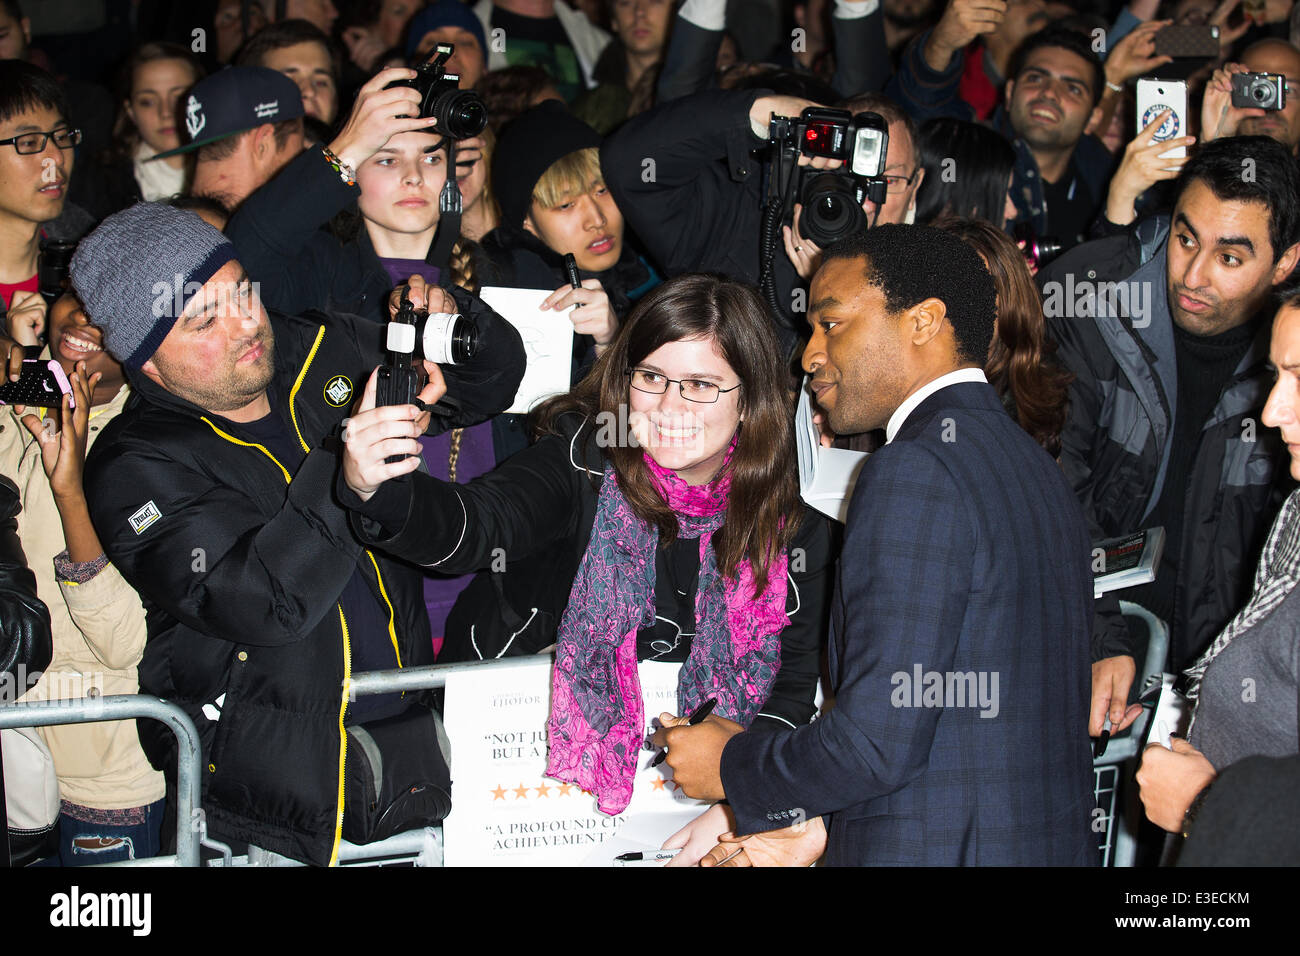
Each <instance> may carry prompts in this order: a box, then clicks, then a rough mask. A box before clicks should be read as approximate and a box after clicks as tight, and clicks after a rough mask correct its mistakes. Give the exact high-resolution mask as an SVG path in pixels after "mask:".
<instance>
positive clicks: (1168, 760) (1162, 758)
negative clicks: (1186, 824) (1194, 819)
mask: <svg viewBox="0 0 1300 956" xmlns="http://www.w3.org/2000/svg"><path fill="white" fill-rule="evenodd" d="M1170 746H1171V747H1172V748H1173V749H1172V750H1166V749H1165V748H1164V747H1162V746H1160V745H1159V744H1148V745H1147V748H1146V750H1144V751H1142V766H1140V767H1139V768H1138V772H1137V782H1138V787H1139V788H1140V790H1139V791H1138V795H1139V796H1140V797H1141V798H1142V805H1143V806H1144V807H1146V811H1147V819H1148V820H1150V821H1151V822H1152V823H1154V824H1155V825H1156V826H1158V827H1160V828H1161V829H1164V830H1168V831H1169V832H1170V833H1179V832H1181V831H1182V829H1183V817H1184V816H1185V815H1186V814H1187V808H1188V807H1190V806H1191V805H1192V801H1193V800H1195V799H1196V795H1197V794H1198V793H1200V792H1201V791H1202V790H1204V789H1205V788H1206V787H1207V786H1209V784H1210V782H1211V781H1212V780H1214V778H1215V777H1216V776H1217V774H1216V772H1215V770H1214V765H1213V764H1212V763H1210V762H1209V761H1208V760H1206V759H1205V755H1204V754H1203V753H1201V752H1200V751H1199V750H1197V749H1196V748H1195V747H1193V746H1192V745H1191V744H1189V743H1188V742H1187V741H1186V740H1182V739H1180V738H1178V737H1175V738H1173V740H1171V741H1170Z"/></svg>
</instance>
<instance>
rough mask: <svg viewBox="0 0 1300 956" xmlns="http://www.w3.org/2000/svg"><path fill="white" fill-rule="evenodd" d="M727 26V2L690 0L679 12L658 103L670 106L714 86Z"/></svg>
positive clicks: (660, 72)
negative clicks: (668, 103) (719, 54)
mask: <svg viewBox="0 0 1300 956" xmlns="http://www.w3.org/2000/svg"><path fill="white" fill-rule="evenodd" d="M726 25H727V3H726V0H686V2H685V3H683V4H682V6H681V8H680V9H679V10H678V11H677V18H676V20H675V21H674V22H673V29H672V34H671V36H670V38H669V40H668V50H667V51H666V52H665V54H664V65H663V69H661V70H660V71H659V84H658V87H657V89H656V92H655V102H657V103H666V102H668V101H669V100H675V99H678V98H679V97H682V96H688V95H690V94H691V93H698V92H700V91H701V90H705V89H708V88H709V87H710V86H712V85H713V82H714V75H715V74H716V72H717V62H718V49H719V47H721V46H722V34H723V31H724V29H725V28H726Z"/></svg>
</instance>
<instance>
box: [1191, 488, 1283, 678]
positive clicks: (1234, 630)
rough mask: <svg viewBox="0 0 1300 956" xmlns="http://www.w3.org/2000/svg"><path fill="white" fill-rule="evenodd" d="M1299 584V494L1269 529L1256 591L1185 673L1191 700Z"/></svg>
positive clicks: (1257, 573) (1261, 556)
mask: <svg viewBox="0 0 1300 956" xmlns="http://www.w3.org/2000/svg"><path fill="white" fill-rule="evenodd" d="M1297 580H1300V490H1296V491H1293V492H1291V494H1290V496H1289V497H1288V498H1287V499H1286V502H1285V503H1284V504H1283V505H1282V510H1281V511H1280V512H1278V516H1277V518H1275V519H1274V521H1273V527H1272V528H1271V529H1269V532H1268V540H1267V541H1266V542H1265V543H1264V551H1263V553H1262V554H1261V555H1260V558H1259V568H1258V569H1257V570H1256V571H1255V588H1254V590H1253V591H1252V592H1251V595H1250V600H1249V601H1247V602H1246V606H1245V607H1243V608H1242V609H1241V610H1240V611H1238V612H1237V615H1236V617H1234V618H1233V619H1232V620H1231V621H1229V622H1228V626H1227V627H1225V628H1224V629H1223V630H1222V631H1221V632H1220V633H1219V636H1218V637H1216V638H1215V639H1214V641H1213V642H1212V643H1211V644H1210V646H1209V649H1208V650H1206V652H1205V653H1204V654H1202V655H1201V657H1200V660H1198V661H1197V662H1196V663H1195V664H1193V665H1192V666H1191V667H1189V668H1187V670H1186V671H1184V672H1183V673H1185V674H1186V675H1187V678H1188V686H1187V698H1188V700H1196V699H1197V697H1199V696H1200V693H1201V681H1202V680H1204V679H1205V669H1206V668H1207V667H1209V666H1210V662H1211V661H1213V660H1214V659H1215V658H1216V657H1218V656H1219V655H1220V654H1222V653H1223V649H1224V648H1225V647H1227V646H1228V645H1229V644H1231V643H1232V642H1233V641H1234V640H1235V639H1236V638H1237V637H1238V636H1240V635H1241V634H1243V633H1245V632H1246V631H1248V630H1249V629H1250V628H1252V627H1254V626H1255V625H1256V624H1258V623H1259V622H1260V621H1262V620H1264V618H1266V617H1268V615H1269V614H1271V613H1272V612H1273V609H1274V608H1276V607H1277V606H1278V605H1279V604H1281V603H1282V600H1283V598H1285V597H1286V596H1287V595H1288V594H1289V593H1290V592H1291V589H1292V588H1293V587H1295V585H1296V581H1297Z"/></svg>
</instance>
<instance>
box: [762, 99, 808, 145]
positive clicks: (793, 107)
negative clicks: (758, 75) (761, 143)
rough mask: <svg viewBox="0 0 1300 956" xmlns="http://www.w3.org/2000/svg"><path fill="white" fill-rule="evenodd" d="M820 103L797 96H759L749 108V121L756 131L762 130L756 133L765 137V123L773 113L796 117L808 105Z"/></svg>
mask: <svg viewBox="0 0 1300 956" xmlns="http://www.w3.org/2000/svg"><path fill="white" fill-rule="evenodd" d="M820 105H821V104H820V103H814V102H813V101H812V100H805V99H800V98H799V97H797V96H760V97H759V98H758V99H756V100H754V105H753V106H751V107H750V108H749V122H750V125H751V126H752V127H753V129H754V131H755V132H756V133H758V131H759V130H762V132H761V133H758V135H759V136H762V137H764V138H766V136H767V124H768V123H769V122H770V121H771V119H772V114H773V113H775V114H776V115H777V116H792V117H797V116H798V115H799V114H800V113H802V112H803V111H804V110H806V109H807V108H808V107H810V106H820Z"/></svg>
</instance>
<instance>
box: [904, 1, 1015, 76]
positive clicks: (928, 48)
mask: <svg viewBox="0 0 1300 956" xmlns="http://www.w3.org/2000/svg"><path fill="white" fill-rule="evenodd" d="M1006 14H1007V5H1006V3H1004V2H1003V0H951V2H950V3H949V4H948V9H947V10H945V11H943V16H942V17H941V18H940V19H939V23H938V24H937V25H936V26H935V28H934V31H933V32H932V33H931V34H930V39H929V40H928V41H927V42H926V44H925V49H923V50H922V51H921V55H922V56H923V57H925V62H926V64H927V65H928V66H929V67H930V69H932V70H934V71H935V72H936V73H942V72H943V71H944V70H946V69H948V66H949V64H950V63H951V62H952V58H953V55H954V54H955V53H957V51H959V50H963V49H965V48H966V46H967V44H969V43H970V42H971V41H972V40H974V39H975V38H976V37H977V36H982V35H983V34H985V33H992V32H993V31H994V30H996V29H997V28H998V27H999V26H1000V25H1001V23H1002V19H1003V17H1005V16H1006Z"/></svg>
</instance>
